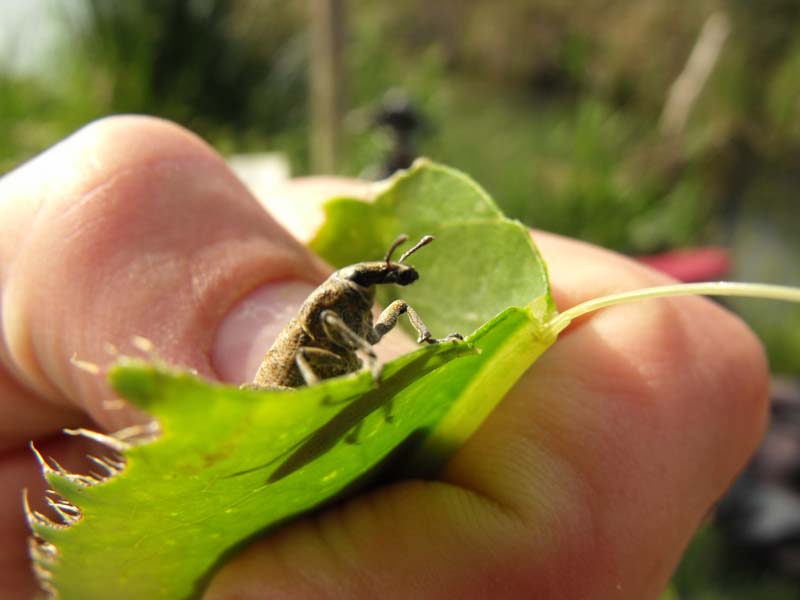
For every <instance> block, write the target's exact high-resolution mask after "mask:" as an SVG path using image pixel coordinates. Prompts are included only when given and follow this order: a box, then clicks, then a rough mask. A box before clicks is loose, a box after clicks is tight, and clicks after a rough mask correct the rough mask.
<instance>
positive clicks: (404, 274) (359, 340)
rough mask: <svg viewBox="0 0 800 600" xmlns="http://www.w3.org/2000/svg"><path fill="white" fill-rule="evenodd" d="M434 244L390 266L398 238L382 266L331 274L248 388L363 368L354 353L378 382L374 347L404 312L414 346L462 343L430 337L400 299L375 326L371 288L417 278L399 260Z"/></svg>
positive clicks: (424, 241) (310, 380)
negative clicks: (413, 339)
mask: <svg viewBox="0 0 800 600" xmlns="http://www.w3.org/2000/svg"><path fill="white" fill-rule="evenodd" d="M433 239H434V238H433V236H430V235H426V236H423V237H422V239H421V240H420V241H419V242H417V243H416V244H415V245H414V246H413V247H412V248H410V249H409V250H407V251H406V252H404V253H403V254H402V255H401V256H400V258H399V259H398V260H397V262H394V261H392V254H393V253H394V251H395V250H396V249H397V248H398V246H400V245H401V244H403V243H404V242H405V241H406V240H408V236H406V235H401V236H400V237H398V238H397V239H396V240H395V241H394V243H393V244H392V246H391V247H390V248H389V251H388V252H387V253H386V257H385V258H384V259H383V260H382V261H374V262H362V263H357V264H354V265H350V266H348V267H344V268H342V269H339V270H338V271H336V272H335V273H333V274H332V275H331V276H330V277H328V279H327V280H326V281H325V282H324V283H323V284H322V285H320V286H319V287H318V288H317V289H316V290H314V291H313V292H312V293H311V294H310V295H309V297H308V298H307V299H306V301H305V302H304V303H303V306H302V307H301V308H300V312H299V313H298V315H297V316H296V317H295V318H294V319H292V320H291V321H290V322H289V324H288V325H287V326H286V327H285V328H284V329H283V331H282V332H281V333H280V335H278V337H277V339H276V340H275V342H274V343H273V344H272V347H271V348H270V349H269V350H268V351H267V354H266V356H265V357H264V360H263V362H262V363H261V366H260V367H259V369H258V372H257V373H256V376H255V378H254V379H253V383H252V384H249V385H248V386H247V387H250V388H256V389H265V388H266V389H276V388H278V389H280V388H293V387H299V386H302V385H306V384H312V383H316V382H318V381H320V380H322V379H329V378H331V377H336V376H338V375H345V374H347V373H353V372H355V371H358V370H359V369H361V367H362V361H361V359H360V358H359V357H358V355H357V352H361V353H363V354H364V356H365V357H366V359H367V362H368V365H367V366H368V368H369V369H370V370H371V371H372V374H373V376H374V377H375V379H376V380H378V379H379V377H380V365H379V364H378V359H377V357H376V356H375V352H374V351H373V349H372V345H373V344H376V343H377V342H378V341H379V340H380V339H381V338H382V337H383V336H384V335H386V333H387V332H388V331H390V330H391V329H392V328H393V327H394V326H395V325H396V324H397V319H398V318H399V317H400V315H402V314H403V313H407V314H408V317H409V320H410V321H411V324H412V325H413V326H414V329H416V331H417V333H418V334H419V337H418V338H417V342H418V343H422V342H427V343H429V344H434V343H438V342H441V341H449V340H454V339H462V337H461V335H459V334H457V333H452V334H450V335H449V336H447V337H446V338H444V339H442V340H440V339H436V338H434V337H433V336H432V335H431V332H430V331H429V330H428V328H427V327H426V326H425V324H424V323H423V322H422V320H421V319H420V318H419V315H418V314H417V313H416V311H414V309H413V308H411V307H410V306H409V305H408V304H407V303H406V302H405V301H404V300H395V301H394V302H392V303H391V304H390V305H389V306H387V307H386V308H385V309H384V311H383V312H382V313H381V315H380V316H379V317H378V319H377V321H376V322H375V323H374V325H373V320H372V306H373V304H374V302H375V286H376V285H383V284H390V283H394V284H397V285H402V286H405V285H409V284H411V283H414V282H415V281H416V280H417V279H419V273H417V271H416V269H415V268H414V267H412V266H411V265H407V264H404V263H403V261H404V260H405V259H406V258H408V257H409V256H411V255H412V254H413V253H414V252H416V251H417V250H419V249H420V248H422V247H423V246H426V245H427V244H429V243H431V242H432V241H433Z"/></svg>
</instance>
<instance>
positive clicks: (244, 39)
mask: <svg viewBox="0 0 800 600" xmlns="http://www.w3.org/2000/svg"><path fill="white" fill-rule="evenodd" d="M51 2H52V3H53V7H54V11H55V14H56V16H57V17H58V18H59V19H60V20H61V21H62V23H63V25H64V31H65V32H66V36H65V38H64V40H63V43H62V49H61V51H60V52H58V53H57V54H56V55H55V56H53V59H52V64H51V65H50V69H49V71H48V72H47V76H46V77H33V76H23V75H17V74H13V73H11V72H8V71H0V139H3V140H4V141H5V143H4V144H2V145H0V171H4V170H8V169H10V168H12V167H13V166H14V165H16V164H18V163H19V162H21V161H22V160H24V159H26V158H28V157H30V156H32V155H33V154H35V153H36V152H38V151H40V150H42V149H44V148H45V147H47V146H48V145H50V144H52V143H54V142H55V141H56V140H58V139H60V138H61V137H63V136H65V135H67V134H68V133H69V132H71V131H73V130H74V129H76V128H78V127H80V126H81V125H83V124H85V123H86V122H88V121H90V120H92V119H95V118H98V117H101V116H104V115H107V114H113V113H121V112H138V113H148V114H155V115H159V116H163V117H165V118H168V119H172V120H174V121H177V122H179V123H181V124H183V125H185V126H187V127H189V128H190V129H192V130H194V131H196V132H198V133H199V134H200V135H202V136H203V137H205V138H206V139H208V140H209V141H210V143H212V144H213V145H214V146H216V147H217V148H218V149H220V151H222V152H241V151H251V150H264V149H268V150H280V151H282V152H285V153H286V154H287V155H288V157H289V159H290V161H291V164H292V167H293V170H294V172H295V173H297V174H302V173H304V172H307V170H308V162H309V161H308V138H309V136H308V124H309V118H308V115H307V110H306V105H307V98H306V95H307V84H306V73H307V63H308V49H307V48H308V43H307V42H308V40H307V31H306V21H307V19H306V17H307V12H306V11H307V9H308V6H309V4H308V2H307V1H305V0H281V1H279V0H269V1H262V2H259V1H257V0H189V1H187V0H142V1H140V2H133V3H130V2H117V1H116V0H51ZM76 6H77V7H79V8H80V9H79V10H76V9H75V7H76ZM347 7H348V15H347V16H348V20H347V40H346V51H347V54H346V78H345V85H346V89H345V92H346V97H347V102H346V106H347V112H346V114H345V115H344V119H343V127H344V136H343V144H342V149H341V157H340V166H341V172H342V173H343V174H348V175H362V176H363V175H367V176H370V175H374V174H375V173H377V172H379V171H380V169H379V168H378V166H379V164H380V162H381V160H382V157H383V156H385V154H386V153H387V144H388V143H389V142H388V141H387V138H386V137H385V136H383V135H381V134H380V133H377V132H376V131H375V129H374V127H373V120H374V115H375V111H376V106H377V104H378V102H379V101H380V98H381V97H382V96H383V95H384V94H385V93H386V91H387V90H389V89H392V88H401V89H403V90H405V92H406V93H407V94H408V95H409V97H410V98H411V99H412V100H413V102H414V104H415V106H416V108H417V110H418V111H419V113H420V114H421V116H422V118H423V120H424V121H425V122H426V123H427V124H428V126H427V127H426V128H425V129H424V130H423V132H422V133H421V135H420V138H419V140H418V149H419V152H420V153H421V154H425V155H428V156H430V157H431V158H433V159H436V160H438V161H441V162H445V163H448V164H452V165H454V166H456V167H458V168H460V169H462V170H464V171H466V172H468V173H470V174H471V175H472V176H473V177H475V178H476V179H477V180H478V181H480V182H481V183H482V184H483V185H485V186H486V188H487V189H488V190H489V192H490V193H491V194H492V195H493V197H495V198H496V199H497V200H498V202H499V203H500V204H501V206H502V207H503V209H504V210H505V212H506V213H507V214H509V215H511V216H514V217H516V218H519V219H520V220H522V221H524V222H525V223H528V224H530V225H533V226H536V227H540V228H543V229H549V230H552V231H556V232H559V233H563V234H565V235H570V236H574V237H578V238H581V239H585V240H588V241H591V242H595V243H598V244H601V245H604V246H607V247H610V248H614V249H617V250H621V251H624V252H629V253H633V254H640V253H649V252H657V251H661V250H667V249H670V248H675V247H680V246H686V245H692V244H704V243H705V244H707V243H713V244H720V245H726V246H730V247H732V248H733V252H734V257H735V259H736V262H735V264H736V265H737V269H736V272H735V275H736V277H737V278H740V279H747V280H760V281H771V282H779V283H797V282H798V276H797V273H796V267H795V266H794V265H795V263H796V261H794V260H791V257H794V256H797V255H798V252H800V240H798V239H797V236H796V235H794V234H793V230H794V229H796V227H797V220H798V219H797V211H796V209H795V208H794V207H795V204H796V201H795V199H794V193H793V189H796V185H795V184H796V182H795V181H794V180H793V179H792V177H791V175H790V174H791V173H792V172H793V171H794V170H796V168H797V167H796V163H797V157H798V156H800V42H798V41H797V36H796V35H795V32H796V31H797V28H798V26H800V4H798V3H797V2H796V1H795V0H764V1H763V2H759V3H753V2H747V1H746V0H698V2H694V3H688V4H687V3H683V4H680V5H675V4H674V3H670V2H666V1H665V0H641V1H637V2H633V1H631V0H627V1H626V0H578V1H576V2H572V3H564V2H563V1H562V0H537V1H528V0H509V1H507V2H503V3H496V2H491V1H490V0H464V1H461V0H459V1H457V0H442V1H441V2H436V3H431V2H423V1H422V0H410V1H409V2H405V3H376V2H368V1H367V0H350V1H349V2H348V3H347ZM715 11H716V12H719V11H723V12H724V13H725V14H726V15H727V16H728V18H729V20H730V22H731V35H730V37H729V39H728V41H727V42H726V44H725V45H724V46H723V50H722V53H721V55H720V59H719V61H718V63H717V64H716V65H715V68H714V70H713V72H712V75H711V77H710V79H709V80H708V82H707V84H706V86H705V87H704V88H702V89H701V92H700V94H699V96H698V99H697V101H696V103H695V104H694V105H693V106H692V110H691V112H690V113H689V119H688V122H687V125H686V127H685V129H683V130H682V131H680V132H679V134H677V135H675V134H673V135H666V134H664V133H663V132H662V131H661V130H660V129H659V119H660V118H661V113H662V111H663V109H664V105H665V102H666V98H667V96H668V92H669V90H670V87H671V86H672V84H673V82H674V81H675V80H676V78H677V77H678V76H679V75H680V74H681V72H682V70H683V69H684V67H685V65H686V61H687V59H688V56H689V54H690V52H691V49H692V47H693V46H694V44H695V43H696V41H697V39H698V35H699V32H700V30H701V28H702V25H703V23H704V22H705V21H706V19H707V18H708V17H709V15H711V14H713V13H714V12H715ZM776 174H777V175H776ZM765 232H766V233H765ZM776 240H777V241H776ZM775 246H780V248H781V249H780V250H779V251H778V250H775ZM773 250H775V251H776V252H778V254H773V255H769V254H768V252H770V251H773ZM767 265H768V266H769V268H767V267H766V266H767ZM741 306H746V305H741ZM739 307H740V305H738V304H737V308H739ZM742 310H746V309H744V308H743V309H742ZM780 310H781V311H783V312H785V314H784V315H783V317H784V318H783V322H784V323H786V322H793V323H798V322H800V311H798V310H797V309H794V308H792V309H785V311H784V309H780ZM766 312H767V311H764V310H762V309H752V310H748V311H747V316H748V319H749V320H750V322H751V323H752V324H753V325H754V327H755V328H756V329H757V331H758V332H759V333H760V334H762V335H763V336H765V339H766V340H767V341H768V351H769V354H770V358H771V360H772V364H773V365H775V367H777V368H780V369H781V370H783V371H786V372H794V373H800V352H798V351H797V350H798V349H800V334H797V333H794V332H792V331H789V330H788V328H786V327H781V326H780V325H778V324H775V323H774V321H775V320H774V319H771V318H770V317H769V315H765V314H762V313H766Z"/></svg>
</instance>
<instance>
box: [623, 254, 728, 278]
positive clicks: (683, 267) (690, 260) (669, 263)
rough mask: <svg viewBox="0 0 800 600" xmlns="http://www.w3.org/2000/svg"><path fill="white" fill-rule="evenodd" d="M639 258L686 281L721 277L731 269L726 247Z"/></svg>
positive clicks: (663, 271) (642, 261)
mask: <svg viewBox="0 0 800 600" xmlns="http://www.w3.org/2000/svg"><path fill="white" fill-rule="evenodd" d="M638 260H639V262H641V263H644V264H646V265H648V266H649V267H652V268H654V269H656V270H658V271H661V272H662V273H666V274H667V275H669V276H670V277H674V278H675V279H677V280H679V281H683V282H686V283H690V282H693V281H711V280H714V279H720V278H722V277H724V276H725V275H726V274H727V273H729V272H730V270H731V257H730V254H729V252H728V251H727V250H726V249H725V248H717V247H713V246H707V247H703V248H682V249H679V250H671V251H669V252H662V253H660V254H651V255H649V256H640V257H638Z"/></svg>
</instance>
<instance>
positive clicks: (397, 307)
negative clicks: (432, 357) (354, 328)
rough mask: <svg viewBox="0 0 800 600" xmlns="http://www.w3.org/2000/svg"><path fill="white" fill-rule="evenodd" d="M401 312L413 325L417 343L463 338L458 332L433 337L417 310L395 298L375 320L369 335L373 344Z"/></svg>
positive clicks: (388, 328)
mask: <svg viewBox="0 0 800 600" xmlns="http://www.w3.org/2000/svg"><path fill="white" fill-rule="evenodd" d="M403 313H407V314H408V320H409V321H411V325H413V327H414V329H416V331H417V334H418V335H419V337H417V343H418V344H421V343H422V342H427V343H428V344H438V343H439V342H449V341H452V340H463V339H464V338H463V337H462V336H461V334H459V333H451V334H450V335H448V336H447V337H446V338H441V339H437V338H435V337H433V335H432V334H431V332H430V330H429V329H428V328H427V327H426V326H425V323H423V322H422V319H420V318H419V315H418V314H417V311H415V310H414V309H413V308H411V307H410V306H409V305H408V303H407V302H406V301H405V300H395V301H394V302H392V303H391V304H390V305H389V306H387V307H386V308H384V309H383V312H382V313H381V315H380V316H379V317H378V320H377V321H376V322H375V327H373V335H372V336H370V340H369V341H370V342H372V343H373V344H375V343H377V342H378V340H380V339H381V338H382V337H383V336H384V335H386V334H387V333H388V332H389V331H390V330H391V329H392V328H393V327H394V326H395V325H397V319H399V318H400V315H402V314H403Z"/></svg>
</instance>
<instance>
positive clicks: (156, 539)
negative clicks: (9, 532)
mask: <svg viewBox="0 0 800 600" xmlns="http://www.w3.org/2000/svg"><path fill="white" fill-rule="evenodd" d="M399 233H408V234H409V235H410V236H411V237H412V238H414V240H412V241H415V240H416V239H419V238H420V237H421V236H422V235H423V234H427V233H431V234H433V235H435V236H436V237H437V239H436V242H435V243H434V244H431V245H430V246H426V247H425V248H423V249H421V250H420V251H419V252H417V253H415V254H414V255H413V257H412V259H413V261H412V262H413V264H414V265H415V266H416V267H417V270H418V271H419V272H420V280H419V281H418V282H416V283H415V284H414V285H412V286H408V287H405V288H402V293H403V298H404V299H406V300H407V301H408V302H409V304H411V305H412V306H413V307H414V308H415V309H416V310H417V311H418V312H419V314H420V315H421V316H422V318H423V319H424V320H425V322H426V324H427V325H428V326H429V328H430V329H431V330H432V331H433V333H434V335H435V336H437V337H443V336H445V335H446V334H448V333H450V332H452V331H460V332H462V333H464V334H471V335H469V336H468V337H467V339H466V341H464V342H447V343H442V344H438V345H431V346H426V347H424V348H420V349H418V350H417V351H415V352H412V353H410V354H408V355H405V356H402V357H400V358H398V359H396V360H394V361H392V362H390V363H388V364H386V365H385V366H384V370H383V376H382V379H381V382H380V384H378V385H376V384H375V383H374V382H373V380H372V378H371V375H369V374H368V373H367V372H362V373H358V374H355V375H351V376H348V377H343V378H338V379H332V380H327V381H324V382H322V383H321V384H319V385H315V386H311V387H304V388H298V389H294V390H286V391H271V392H258V391H247V390H240V389H238V388H234V387H231V386H224V385H220V384H217V383H212V382H208V381H203V380H201V379H199V378H197V377H194V376H192V375H190V374H187V373H183V372H178V371H175V370H171V369H168V368H166V367H164V366H159V365H152V364H145V363H143V362H137V361H123V362H121V363H120V364H118V365H117V366H116V367H114V369H113V370H112V372H111V382H112V384H113V386H114V388H115V389H116V390H117V391H118V392H119V394H120V395H122V396H123V397H125V398H127V399H128V400H129V401H130V402H132V403H133V404H135V405H137V406H139V407H140V408H142V409H143V410H145V411H147V412H148V413H150V414H152V415H153V417H154V418H155V419H156V423H157V426H154V427H150V428H141V427H140V428H137V429H136V430H135V431H127V432H125V433H124V434H120V435H115V436H110V437H109V436H103V435H102V434H94V433H92V432H86V431H77V432H74V433H79V434H81V435H88V436H93V439H95V440H97V441H100V442H101V443H104V444H105V445H106V446H107V447H108V452H107V455H106V456H98V457H96V460H95V463H96V465H97V467H98V471H99V472H100V474H99V475H98V476H97V477H94V476H91V477H89V476H75V475H73V474H71V473H68V472H66V471H65V470H63V469H61V468H60V467H58V466H57V465H56V464H55V463H53V462H52V461H51V460H50V459H48V458H45V457H41V462H42V466H43V469H44V472H45V473H44V474H45V477H46V479H47V481H48V482H49V484H50V486H51V487H52V488H53V491H54V493H53V494H52V501H51V502H50V507H51V508H52V510H53V511H54V513H53V517H52V518H50V517H48V516H47V515H43V514H41V513H38V512H36V511H32V510H31V511H29V513H28V514H29V523H30V526H31V529H32V530H33V532H34V534H35V538H34V543H33V544H32V556H33V559H34V563H35V565H36V569H37V572H38V574H39V575H40V578H41V579H42V581H43V582H45V584H46V587H48V589H51V590H54V591H55V592H57V593H58V595H59V596H60V597H62V598H81V599H91V598H106V597H108V594H109V590H114V594H115V595H120V596H124V597H126V598H148V599H150V598H170V599H172V598H187V597H192V596H194V595H196V594H198V593H199V592H201V591H202V588H203V585H204V582H205V581H207V579H208V577H209V576H210V574H211V573H212V572H213V569H214V567H215V566H216V565H217V563H218V561H220V560H222V559H223V558H224V557H225V556H227V555H228V554H229V553H230V552H232V551H233V550H234V549H235V548H237V547H238V546H240V545H241V544H243V543H244V542H246V541H247V540H249V539H251V538H252V537H253V536H255V535H257V534H263V533H265V532H269V531H270V530H272V529H274V528H275V527H278V526H279V525H281V524H283V523H285V522H287V521H289V520H291V519H295V518H297V517H299V516H302V515H304V514H307V513H308V512H309V511H312V510H316V509H319V508H320V507H322V506H325V505H326V504H328V503H330V502H332V501H333V500H337V499H341V498H342V497H343V496H344V495H346V494H351V493H354V492H355V491H357V490H358V489H361V488H363V486H365V485H367V484H369V483H377V482H380V481H383V480H384V479H386V478H388V477H400V476H409V475H410V476H427V475H431V474H435V472H436V471H437V469H438V468H439V467H440V466H441V465H442V464H443V462H444V461H446V460H447V459H448V457H449V456H450V455H451V454H452V453H453V452H454V451H455V450H456V449H457V448H458V447H459V446H461V445H462V444H463V443H464V442H465V441H466V440H467V439H468V438H469V436H470V435H471V434H472V433H473V432H474V431H475V430H476V429H477V428H478V427H479V426H480V424H481V423H482V422H483V420H484V419H485V417H486V416H487V415H488V414H489V413H490V412H491V410H492V409H493V408H494V407H495V406H496V405H497V404H498V402H499V401H500V400H501V399H502V397H503V395H504V394H505V392H506V391H507V390H508V389H509V388H510V387H511V386H512V385H513V384H514V382H515V381H516V379H517V378H518V377H519V376H520V375H521V374H522V373H523V372H524V371H525V369H527V368H528V366H529V365H530V364H531V363H532V362H533V361H534V360H535V359H536V357H538V356H539V355H540V354H541V353H542V352H543V351H544V350H545V349H546V348H547V347H548V346H549V345H550V344H551V343H552V342H553V341H554V338H553V336H552V335H551V334H550V333H549V330H547V329H545V328H544V327H543V326H542V322H543V319H545V318H548V317H550V316H552V315H553V314H554V309H553V302H552V299H551V297H550V294H549V287H548V282H547V274H546V270H545V267H544V264H543V263H542V261H541V259H540V257H539V256H538V254H537V253H536V250H535V248H534V246H533V243H532V241H531V239H530V236H529V234H528V232H527V230H526V229H525V228H524V227H522V226H521V225H520V224H518V223H516V222H513V221H509V220H507V219H505V218H504V217H503V216H502V214H501V213H500V212H499V211H498V210H497V208H496V207H495V206H494V204H493V203H492V202H491V200H490V199H489V198H488V197H487V196H486V194H485V193H484V192H483V191H482V190H480V188H478V187H477V186H476V185H475V183H474V182H472V181H470V180H469V179H468V178H466V177H465V176H464V175H461V174H459V173H457V172H455V171H452V170H449V169H446V168H444V167H440V166H437V165H433V164H430V163H418V164H417V165H416V166H415V167H414V168H412V169H411V170H410V171H408V172H406V173H404V174H401V175H399V176H397V177H396V178H394V179H392V180H391V181H390V182H389V184H388V185H387V187H386V188H385V189H384V191H383V192H382V194H380V195H379V196H378V198H376V200H375V202H374V203H371V204H370V203H364V202H359V201H355V200H346V199H342V200H337V201H335V202H334V203H332V204H331V206H330V207H329V210H328V222H327V223H326V225H325V226H324V228H323V229H322V230H321V231H320V234H319V236H318V237H317V239H316V241H315V242H314V247H315V249H317V251H318V252H320V253H321V255H322V256H323V258H325V259H326V260H328V261H329V262H332V263H335V264H339V265H342V264H348V263H352V262H359V261H362V260H371V259H379V258H381V257H382V256H383V255H384V254H385V252H386V249H387V248H388V247H389V245H390V243H391V241H392V240H393V239H394V238H395V237H396V236H397V235H398V234H399ZM410 260H411V259H410ZM384 287H391V286H384Z"/></svg>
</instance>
